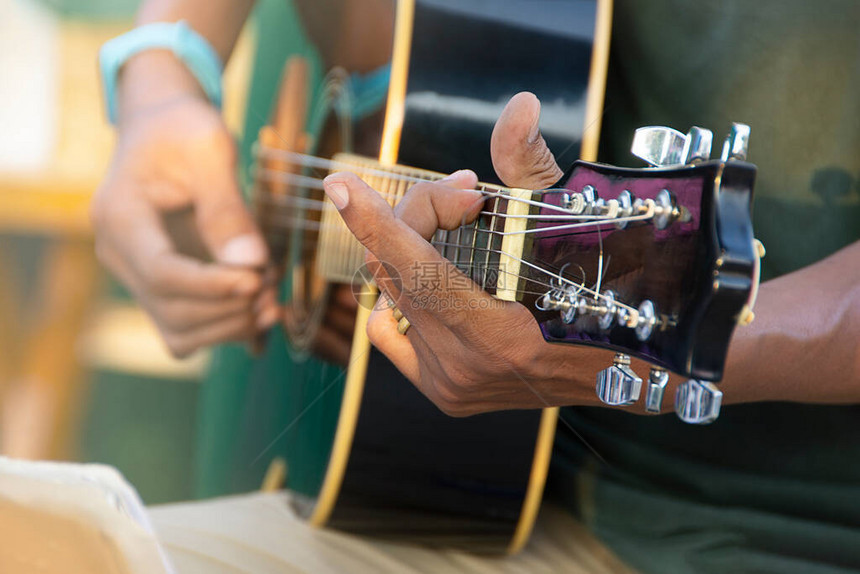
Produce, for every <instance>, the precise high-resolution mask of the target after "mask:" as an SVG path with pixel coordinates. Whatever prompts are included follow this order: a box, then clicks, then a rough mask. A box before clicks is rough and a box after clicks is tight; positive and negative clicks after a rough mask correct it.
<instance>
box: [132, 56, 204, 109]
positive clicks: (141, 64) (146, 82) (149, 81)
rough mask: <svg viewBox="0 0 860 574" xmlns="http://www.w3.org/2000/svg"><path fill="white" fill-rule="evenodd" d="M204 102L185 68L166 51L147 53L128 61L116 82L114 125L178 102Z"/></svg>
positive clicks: (202, 94)
mask: <svg viewBox="0 0 860 574" xmlns="http://www.w3.org/2000/svg"><path fill="white" fill-rule="evenodd" d="M187 98H193V99H199V100H201V101H204V102H208V98H207V97H206V93H205V92H204V91H203V88H202V87H201V86H200V83H199V82H198V81H197V79H196V78H195V77H194V75H193V74H192V73H191V72H190V71H189V70H188V68H187V67H186V66H185V65H184V64H183V63H182V62H181V61H180V60H179V59H178V58H177V57H176V56H174V55H173V54H172V53H171V52H170V51H168V50H147V51H145V52H141V53H140V54H137V55H135V56H133V57H132V58H130V59H129V61H128V62H127V63H126V64H125V66H123V68H122V71H121V72H120V75H119V78H118V81H117V124H118V125H122V124H123V123H124V122H127V121H128V119H129V118H131V117H133V116H136V115H138V114H140V113H141V112H143V111H145V110H148V109H152V108H154V107H158V106H161V105H164V104H167V103H168V102H171V101H176V100H180V99H187Z"/></svg>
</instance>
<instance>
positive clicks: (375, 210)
mask: <svg viewBox="0 0 860 574" xmlns="http://www.w3.org/2000/svg"><path fill="white" fill-rule="evenodd" d="M325 191H326V194H328V196H329V197H330V198H331V200H332V203H334V205H335V207H336V208H337V209H338V210H339V211H340V214H341V217H342V218H343V220H344V222H345V223H346V225H347V227H349V229H350V231H352V233H353V234H354V235H355V237H356V238H357V239H358V240H359V241H360V242H361V243H362V244H363V245H364V246H365V247H366V248H367V249H368V250H369V251H370V252H371V253H372V254H373V255H374V256H375V257H376V258H377V259H378V260H379V261H380V262H382V263H383V265H384V267H385V270H386V272H387V273H388V274H389V275H392V274H396V275H397V277H392V278H391V279H392V280H393V281H394V282H395V283H399V285H398V286H399V287H400V291H401V299H402V298H403V297H405V298H406V299H408V301H403V302H401V301H398V305H399V306H400V308H401V311H403V313H404V314H405V315H406V316H407V317H408V318H409V320H410V322H412V323H413V324H415V325H418V326H420V323H421V321H424V320H426V316H427V315H428V312H432V314H433V315H435V316H438V317H440V318H441V319H443V320H444V321H445V322H446V323H447V324H448V325H449V326H453V325H455V324H458V323H459V322H461V321H462V320H463V318H464V317H463V315H464V314H462V313H459V312H458V311H459V310H463V309H465V308H469V307H470V305H469V303H468V301H466V297H467V295H465V294H466V293H468V298H471V299H473V298H474V297H475V296H478V297H487V298H489V295H487V294H486V293H484V292H483V291H480V289H479V288H478V287H477V285H475V284H474V283H473V282H472V281H471V280H470V279H469V278H468V277H466V276H465V275H463V274H462V273H461V272H460V271H459V270H458V269H457V268H456V267H454V266H453V265H452V264H451V263H450V262H449V261H448V260H447V259H445V258H443V257H442V256H441V255H440V254H439V252H438V251H436V249H435V248H434V247H433V246H432V245H431V244H430V243H428V242H427V241H426V240H425V239H424V237H422V236H421V235H420V234H419V233H418V232H416V231H415V230H414V229H412V228H411V227H410V226H409V225H408V224H407V223H406V222H404V221H403V220H401V219H399V218H397V217H395V215H394V212H393V211H392V209H391V206H390V205H389V204H388V202H387V201H385V199H383V198H382V196H380V195H379V193H377V192H376V191H374V190H373V189H372V188H370V187H369V186H368V185H367V184H366V183H365V182H364V181H362V180H361V179H360V178H359V177H358V176H356V175H354V174H351V173H338V174H333V175H330V176H328V177H327V178H326V179H325ZM431 205H432V203H431ZM455 284H456V285H455ZM455 287H456V288H455ZM461 287H466V289H461Z"/></svg>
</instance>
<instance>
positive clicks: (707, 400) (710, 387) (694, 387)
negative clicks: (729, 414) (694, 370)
mask: <svg viewBox="0 0 860 574" xmlns="http://www.w3.org/2000/svg"><path fill="white" fill-rule="evenodd" d="M722 402H723V392H722V391H721V390H719V389H718V388H717V386H716V385H715V384H713V383H709V382H707V381H698V380H696V379H690V380H689V381H687V382H686V383H682V384H680V385H679V386H678V390H677V391H676V392H675V413H676V414H677V415H678V418H679V419H681V420H682V421H684V422H685V423H688V424H694V425H706V424H710V423H712V422H714V421H715V420H717V417H718V416H720V405H721V404H722Z"/></svg>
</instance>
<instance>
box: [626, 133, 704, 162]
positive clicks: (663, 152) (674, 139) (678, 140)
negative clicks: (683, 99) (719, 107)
mask: <svg viewBox="0 0 860 574" xmlns="http://www.w3.org/2000/svg"><path fill="white" fill-rule="evenodd" d="M713 139H714V134H713V133H711V131H710V130H706V129H704V128H700V127H695V126H694V127H692V128H690V131H689V132H688V133H687V135H684V134H682V133H681V132H679V131H678V130H674V129H672V128H667V127H663V126H646V127H644V128H639V129H638V130H636V133H635V134H634V135H633V145H632V146H631V147H630V152H631V153H632V154H633V155H635V156H636V157H639V158H641V159H644V160H645V161H646V162H648V163H649V164H651V165H653V166H654V167H666V166H671V165H685V164H689V163H693V162H696V161H704V160H707V159H709V158H710V157H711V145H712V142H713Z"/></svg>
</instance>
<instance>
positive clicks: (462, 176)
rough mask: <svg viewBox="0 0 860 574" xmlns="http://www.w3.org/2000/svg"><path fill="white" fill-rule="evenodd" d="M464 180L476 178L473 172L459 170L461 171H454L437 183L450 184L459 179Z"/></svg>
mask: <svg viewBox="0 0 860 574" xmlns="http://www.w3.org/2000/svg"><path fill="white" fill-rule="evenodd" d="M466 178H475V179H478V176H477V175H475V172H474V171H472V170H471V169H461V170H457V171H455V172H454V173H452V174H451V175H449V176H447V177H444V178H442V179H440V180H439V182H440V183H450V182H453V181H459V180H461V179H466Z"/></svg>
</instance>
